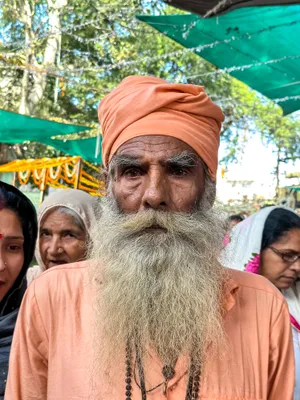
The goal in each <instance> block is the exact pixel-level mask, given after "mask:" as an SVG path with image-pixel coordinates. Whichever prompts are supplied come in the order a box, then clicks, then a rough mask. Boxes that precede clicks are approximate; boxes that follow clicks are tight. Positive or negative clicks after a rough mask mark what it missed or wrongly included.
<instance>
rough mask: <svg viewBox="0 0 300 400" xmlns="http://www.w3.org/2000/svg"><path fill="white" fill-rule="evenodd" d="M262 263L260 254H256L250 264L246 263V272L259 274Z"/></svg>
mask: <svg viewBox="0 0 300 400" xmlns="http://www.w3.org/2000/svg"><path fill="white" fill-rule="evenodd" d="M259 264H260V254H256V255H255V256H254V258H252V259H251V260H250V261H249V262H248V264H247V265H246V269H245V271H246V272H252V274H258V270H259Z"/></svg>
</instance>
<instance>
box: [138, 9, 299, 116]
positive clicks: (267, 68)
mask: <svg viewBox="0 0 300 400" xmlns="http://www.w3.org/2000/svg"><path fill="white" fill-rule="evenodd" d="M137 18H139V19H140V20H141V21H144V22H146V23H147V24H149V25H151V26H152V27H153V28H155V29H157V30H158V31H159V32H162V33H163V34H164V35H166V36H168V37H170V38H172V39H174V40H175V41H177V42H178V43H180V44H182V45H183V46H184V47H186V48H192V49H194V52H195V53H196V54H198V55H199V56H201V57H203V58H204V59H205V60H208V61H209V62H211V63H212V64H214V65H216V66H217V67H219V68H221V69H224V68H226V69H228V68H232V67H233V68H232V69H231V70H229V71H227V72H229V73H230V74H231V75H232V76H234V77H235V78H237V79H239V80H240V81H242V82H245V83H246V84H247V85H249V86H250V87H252V88H253V89H255V90H257V91H259V92H260V93H262V94H264V95H265V96H267V97H268V98H269V99H271V100H276V101H277V103H278V104H280V106H281V107H282V109H283V111H284V114H290V113H292V112H294V111H296V110H299V109H300V5H285V6H269V7H267V6H266V7H248V8H239V9H236V10H233V11H232V12H229V13H227V14H223V15H220V16H218V17H213V18H208V19H203V18H201V17H199V16H198V15H195V14H186V15H168V16H138V17H137ZM187 75H188V73H187ZM217 77H218V76H217V75H216V79H217ZM289 97H292V98H291V99H287V98H289ZM279 99H281V101H279ZM283 99H284V100H283Z"/></svg>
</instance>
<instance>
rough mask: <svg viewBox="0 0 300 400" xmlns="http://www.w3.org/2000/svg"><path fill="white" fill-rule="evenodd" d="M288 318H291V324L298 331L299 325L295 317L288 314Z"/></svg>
mask: <svg viewBox="0 0 300 400" xmlns="http://www.w3.org/2000/svg"><path fill="white" fill-rule="evenodd" d="M290 320H291V323H292V325H293V326H294V327H295V328H296V329H298V331H300V325H299V323H298V322H297V321H296V320H295V318H294V317H293V316H292V315H291V314H290Z"/></svg>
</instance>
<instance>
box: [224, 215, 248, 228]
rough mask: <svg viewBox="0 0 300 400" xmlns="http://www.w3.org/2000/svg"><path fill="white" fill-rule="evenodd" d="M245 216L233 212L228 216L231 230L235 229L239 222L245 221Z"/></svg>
mask: <svg viewBox="0 0 300 400" xmlns="http://www.w3.org/2000/svg"><path fill="white" fill-rule="evenodd" d="M244 219H245V218H244V216H243V215H241V214H233V215H230V216H229V217H228V221H229V227H230V230H231V229H233V228H234V227H235V226H236V225H237V224H239V223H240V222H242V221H244Z"/></svg>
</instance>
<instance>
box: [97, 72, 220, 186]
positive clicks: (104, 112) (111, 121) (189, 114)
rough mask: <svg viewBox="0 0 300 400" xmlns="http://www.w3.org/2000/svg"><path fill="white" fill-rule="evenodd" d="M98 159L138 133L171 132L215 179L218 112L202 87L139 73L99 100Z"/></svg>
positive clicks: (142, 134) (108, 155)
mask: <svg viewBox="0 0 300 400" xmlns="http://www.w3.org/2000/svg"><path fill="white" fill-rule="evenodd" d="M98 115H99V120H100V123H101V127H102V135H103V142H102V146H103V149H102V150H103V152H102V154H103V163H104V165H107V164H108V163H109V161H110V160H111V158H112V156H113V155H114V154H115V153H116V152H117V150H118V149H119V147H120V146H121V145H122V144H124V143H125V142H127V141H128V140H130V139H133V138H135V137H138V136H148V135H162V136H171V137H175V138H177V139H180V140H182V141H183V142H185V143H187V144H188V145H189V146H190V147H191V148H192V149H194V151H195V152H196V153H197V154H198V155H199V156H200V157H201V158H202V160H203V161H204V162H205V164H206V165H207V167H208V169H209V171H210V174H211V176H212V178H213V179H215V177H216V171H217V164H218V148H219V143H220V130H221V125H222V122H223V120H224V115H223V113H222V111H221V109H220V107H219V106H217V105H216V104H215V103H213V102H212V101H211V100H210V98H209V97H208V96H207V94H206V93H205V91H204V88H203V86H195V85H189V84H170V83H167V82H166V81H164V80H162V79H159V78H154V77H143V76H129V77H128V78H125V79H124V80H123V81H122V82H121V83H120V84H119V85H118V86H117V87H116V88H115V89H114V90H113V91H112V92H111V93H110V94H108V95H107V96H106V97H104V99H103V100H102V101H101V103H100V106H99V112H98Z"/></svg>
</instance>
